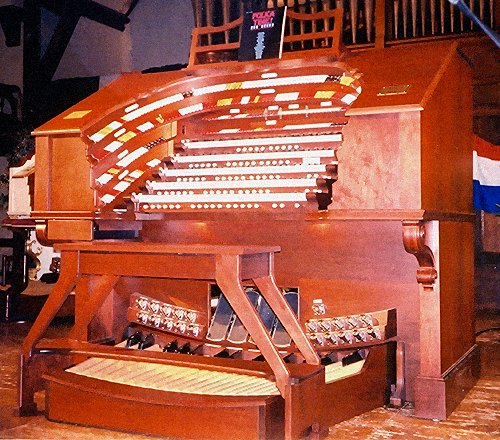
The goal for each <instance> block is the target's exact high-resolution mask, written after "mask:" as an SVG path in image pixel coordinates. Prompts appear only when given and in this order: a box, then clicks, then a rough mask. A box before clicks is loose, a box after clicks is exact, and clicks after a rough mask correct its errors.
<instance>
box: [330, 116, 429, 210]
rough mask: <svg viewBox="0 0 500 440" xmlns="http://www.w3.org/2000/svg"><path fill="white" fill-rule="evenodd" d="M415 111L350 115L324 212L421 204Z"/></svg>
mask: <svg viewBox="0 0 500 440" xmlns="http://www.w3.org/2000/svg"><path fill="white" fill-rule="evenodd" d="M419 140H420V112H418V111H412V112H407V113H385V114H373V115H359V116H358V115H356V116H351V117H350V119H349V123H348V124H347V127H346V128H345V130H344V142H343V144H342V148H341V149H340V150H339V152H338V158H339V167H338V180H337V181H336V182H335V183H334V184H333V187H332V192H333V196H332V199H333V202H332V204H331V205H330V206H329V209H330V210H335V209H346V208H352V207H356V208H359V209H418V208H420V206H421V198H420V192H421V188H420V186H421V181H420V174H421V171H420V143H419Z"/></svg>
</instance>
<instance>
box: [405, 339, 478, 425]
mask: <svg viewBox="0 0 500 440" xmlns="http://www.w3.org/2000/svg"><path fill="white" fill-rule="evenodd" d="M479 375H480V360H479V347H478V346H477V345H474V346H473V347H472V348H471V349H470V350H469V351H468V352H467V353H466V355H464V356H463V357H462V358H461V359H460V361H459V362H457V363H456V364H455V365H454V366H453V368H450V369H449V370H448V371H447V372H445V373H444V374H443V375H442V377H424V376H418V377H417V378H416V380H415V416H417V417H422V418H425V419H437V420H445V419H446V418H447V417H448V416H449V415H450V414H451V413H452V411H453V410H454V409H455V407H456V406H457V405H458V404H459V403H460V402H461V401H462V399H463V398H464V397H465V395H466V394H467V393H468V392H469V390H470V389H471V388H472V387H473V386H474V384H475V383H476V382H477V380H478V379H479Z"/></svg>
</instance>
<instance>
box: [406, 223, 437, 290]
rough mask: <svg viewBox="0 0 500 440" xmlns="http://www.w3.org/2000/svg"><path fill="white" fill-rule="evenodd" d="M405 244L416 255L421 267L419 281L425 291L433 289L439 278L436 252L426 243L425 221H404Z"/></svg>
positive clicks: (418, 270) (418, 272) (407, 249)
mask: <svg viewBox="0 0 500 440" xmlns="http://www.w3.org/2000/svg"><path fill="white" fill-rule="evenodd" d="M403 244H404V247H405V250H406V252H408V253H410V254H413V255H415V257H416V259H417V261H418V264H419V266H420V267H419V268H418V269H417V281H418V283H419V284H421V285H422V287H423V289H424V290H425V291H432V290H433V288H434V281H435V280H436V278H437V270H436V268H435V260H434V254H433V253H432V250H431V249H430V248H429V246H427V245H426V244H425V223H424V222H423V221H418V220H411V221H406V220H404V221H403Z"/></svg>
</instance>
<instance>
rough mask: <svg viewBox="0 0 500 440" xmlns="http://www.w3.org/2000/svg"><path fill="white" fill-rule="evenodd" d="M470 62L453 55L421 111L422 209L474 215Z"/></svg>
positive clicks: (443, 68)
mask: <svg viewBox="0 0 500 440" xmlns="http://www.w3.org/2000/svg"><path fill="white" fill-rule="evenodd" d="M471 90H472V84H471V74H470V68H469V66H468V65H467V63H466V61H465V60H464V59H462V58H461V57H460V56H459V55H458V53H456V52H452V53H450V54H449V56H448V57H447V58H446V59H445V60H444V61H443V66H442V70H441V72H440V75H438V76H436V78H435V89H434V92H433V94H432V95H431V96H429V97H428V98H427V99H426V102H425V103H424V107H425V110H424V111H423V112H422V126H421V133H422V146H421V149H422V207H423V208H424V209H430V210H440V211H447V212H472V146H473V145H472V98H471Z"/></svg>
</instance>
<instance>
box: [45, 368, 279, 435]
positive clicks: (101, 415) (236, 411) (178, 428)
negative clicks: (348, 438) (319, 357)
mask: <svg viewBox="0 0 500 440" xmlns="http://www.w3.org/2000/svg"><path fill="white" fill-rule="evenodd" d="M71 376H72V375H69V374H68V373H66V374H60V375H57V376H54V375H53V376H51V377H50V379H51V380H49V381H48V390H47V393H48V410H47V416H48V418H49V419H50V420H59V421H66V422H70V423H78V424H85V425H94V426H101V427H105V428H112V429H118V430H121V431H127V432H141V433H146V434H151V435H160V436H167V437H180V438H190V439H200V440H201V439H205V440H209V439H213V438H217V439H221V440H224V439H227V440H233V439H234V435H235V432H237V433H238V435H239V436H240V435H241V436H243V437H242V438H246V439H255V440H257V439H261V438H279V437H281V436H282V432H283V427H282V425H281V424H282V416H283V400H282V399H281V397H279V396H278V397H274V398H271V399H269V398H268V399H265V398H247V399H234V398H233V399H231V398H220V397H219V398H213V397H212V396H204V397H201V396H196V395H194V396H189V395H180V394H176V393H165V392H163V393H162V392H158V391H156V392H153V391H152V390H147V389H144V388H135V387H131V386H125V385H121V386H118V385H117V384H113V383H109V382H105V381H95V380H92V379H89V380H85V378H78V381H77V382H73V381H71ZM97 383H98V386H96V385H97ZM211 397H212V398H211ZM68 402H79V404H78V405H68V404H67V403H68ZM214 414H217V416H216V417H214ZM124 415H125V416H124ZM280 416H281V417H280ZM280 434H281V435H280ZM264 436H265V437H264Z"/></svg>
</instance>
